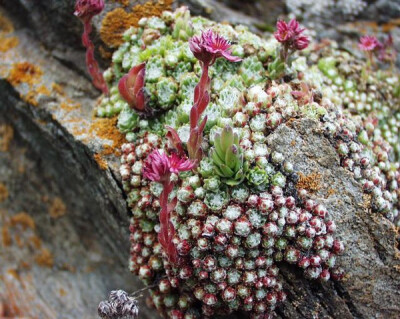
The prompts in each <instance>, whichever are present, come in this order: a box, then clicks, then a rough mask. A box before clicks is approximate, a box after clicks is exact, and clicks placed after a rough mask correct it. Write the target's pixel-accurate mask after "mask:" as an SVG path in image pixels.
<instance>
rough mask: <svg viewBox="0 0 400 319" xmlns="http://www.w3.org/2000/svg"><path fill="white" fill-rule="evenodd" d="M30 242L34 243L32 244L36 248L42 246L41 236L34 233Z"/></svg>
mask: <svg viewBox="0 0 400 319" xmlns="http://www.w3.org/2000/svg"><path fill="white" fill-rule="evenodd" d="M29 242H30V243H31V244H32V246H33V247H34V248H36V249H39V248H40V247H42V241H41V240H40V238H39V237H38V236H36V235H33V236H31V237H30V238H29Z"/></svg>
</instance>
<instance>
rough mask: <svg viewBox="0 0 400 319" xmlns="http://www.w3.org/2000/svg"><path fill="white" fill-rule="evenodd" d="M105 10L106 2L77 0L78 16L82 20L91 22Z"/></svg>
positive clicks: (76, 13)
mask: <svg viewBox="0 0 400 319" xmlns="http://www.w3.org/2000/svg"><path fill="white" fill-rule="evenodd" d="M103 9H104V0H77V1H76V3H75V12H74V15H76V16H77V17H78V18H79V19H81V20H91V19H92V18H93V17H94V16H95V15H98V14H99V13H101V11H103Z"/></svg>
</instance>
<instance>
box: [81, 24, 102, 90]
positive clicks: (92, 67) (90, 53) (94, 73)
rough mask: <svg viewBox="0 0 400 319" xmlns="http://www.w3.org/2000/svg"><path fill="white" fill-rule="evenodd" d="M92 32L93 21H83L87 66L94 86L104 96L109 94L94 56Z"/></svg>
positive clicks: (83, 40) (83, 41) (83, 39)
mask: <svg viewBox="0 0 400 319" xmlns="http://www.w3.org/2000/svg"><path fill="white" fill-rule="evenodd" d="M91 32H92V25H91V19H85V20H84V21H83V34H82V43H83V45H84V46H85V48H86V66H87V69H88V72H89V73H90V76H91V77H92V80H93V85H94V86H95V87H96V88H97V89H99V90H101V91H102V92H103V93H104V94H108V87H107V84H106V81H105V80H104V78H103V73H102V72H101V71H100V68H99V64H98V63H97V61H96V58H95V56H94V45H93V42H92V40H91V39H90V33H91Z"/></svg>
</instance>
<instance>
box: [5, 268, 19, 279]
mask: <svg viewBox="0 0 400 319" xmlns="http://www.w3.org/2000/svg"><path fill="white" fill-rule="evenodd" d="M7 274H9V275H10V276H11V277H14V278H15V279H17V280H20V276H19V273H18V272H17V270H16V269H8V270H7Z"/></svg>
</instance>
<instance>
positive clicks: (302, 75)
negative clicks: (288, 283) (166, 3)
mask: <svg viewBox="0 0 400 319" xmlns="http://www.w3.org/2000/svg"><path fill="white" fill-rule="evenodd" d="M303 32H304V29H301V28H300V26H299V24H298V22H297V21H295V20H293V21H290V22H289V23H285V22H283V21H280V22H278V25H277V32H276V33H275V35H274V36H271V37H269V38H263V37H260V36H258V35H256V34H254V33H251V32H250V31H249V30H248V29H247V28H246V27H243V26H236V27H233V26H230V25H228V24H218V23H215V22H212V21H210V20H207V19H205V18H202V17H190V13H189V12H188V10H187V9H186V8H180V9H178V10H177V11H175V12H164V13H163V14H162V16H161V17H159V18H158V17H152V18H143V19H141V20H140V21H139V27H137V28H135V27H131V28H130V29H129V30H127V31H126V32H125V34H124V36H123V37H124V40H125V42H124V44H122V45H121V46H120V47H119V49H118V50H116V51H115V53H114V55H113V64H112V66H111V67H110V68H109V69H108V70H107V71H106V72H105V73H104V78H105V79H106V81H107V82H108V85H109V87H110V95H109V96H105V97H104V98H103V100H102V102H101V103H100V105H99V106H98V108H97V114H98V116H115V115H118V129H119V130H120V131H121V132H122V133H124V134H126V139H127V141H128V143H126V144H124V145H123V146H122V156H121V169H120V172H121V176H122V180H123V187H124V190H125V191H126V193H127V202H128V205H129V207H130V208H131V210H132V217H131V221H130V222H131V225H130V232H131V235H130V240H131V257H130V264H129V265H130V270H131V271H132V272H133V273H134V274H136V275H138V276H139V278H140V279H141V280H142V281H143V282H144V283H145V284H146V285H151V286H154V285H155V288H151V290H150V298H149V304H151V305H152V306H154V307H155V308H157V310H158V311H159V313H160V314H161V315H163V316H164V317H167V318H172V319H183V318H185V319H191V318H214V316H217V315H228V314H230V313H232V312H235V311H245V312H248V313H249V314H250V316H251V318H270V317H271V316H272V314H273V312H274V309H275V307H276V306H277V305H278V304H279V303H280V302H283V301H284V300H285V298H286V295H285V292H284V289H283V287H282V283H281V280H280V278H279V265H280V263H281V262H287V263H290V264H294V265H297V266H298V267H300V268H301V269H303V270H304V274H305V276H306V277H308V278H310V279H320V280H322V281H327V280H329V279H330V278H332V279H334V280H340V279H341V278H342V277H343V276H344V272H343V270H342V268H340V267H338V266H337V265H336V259H337V255H339V254H340V253H342V252H343V250H344V246H343V244H342V242H341V241H340V240H339V239H337V238H336V237H335V229H336V225H335V222H334V221H333V220H332V219H331V216H330V214H329V211H328V210H327V208H325V207H324V206H323V205H322V204H320V203H318V202H315V201H314V200H312V199H311V196H310V194H309V193H308V192H307V191H306V190H304V189H297V188H296V187H293V185H295V184H296V183H295V182H296V174H295V171H296V170H295V168H294V167H293V165H292V164H291V163H290V162H289V161H287V160H286V159H285V157H284V155H283V154H281V153H279V152H278V151H276V150H275V151H272V150H271V149H270V148H269V146H268V145H267V144H266V140H267V137H268V135H269V134H272V133H273V132H274V131H275V130H276V128H277V127H278V126H279V125H285V123H286V122H287V121H288V120H290V119H292V118H311V119H313V120H315V121H316V122H317V123H318V125H319V127H320V129H321V131H322V132H324V134H325V135H326V137H327V138H328V139H329V141H330V142H331V143H332V144H333V145H334V147H335V148H336V149H337V152H338V154H339V156H340V159H341V164H342V166H343V167H345V168H347V169H348V170H350V171H351V172H352V173H353V176H354V178H355V179H356V180H357V181H359V182H360V185H362V187H363V189H364V191H365V192H366V193H367V194H370V195H371V207H372V210H373V212H380V213H383V214H384V215H385V216H386V217H387V218H389V219H390V220H391V221H393V222H395V223H396V225H397V226H399V225H398V224H397V223H398V220H399V218H398V217H399V216H398V215H399V208H400V207H399V195H400V194H399V183H400V169H399V161H400V146H399V145H400V141H399V129H400V112H399V105H400V103H399V102H400V98H399V96H400V79H399V75H395V74H393V73H391V72H390V71H385V70H379V71H377V72H375V73H374V74H372V73H370V74H366V75H365V74H361V73H362V72H361V71H362V70H363V68H364V65H365V61H364V62H363V61H358V60H357V59H356V58H354V57H353V56H351V55H350V54H349V53H347V52H344V51H341V50H339V49H337V48H336V44H335V43H334V42H330V43H325V45H321V44H310V45H309V39H308V38H307V37H306V36H305V35H304V33H303ZM228 40H229V41H231V42H229V41H228ZM300 51H301V52H300Z"/></svg>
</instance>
